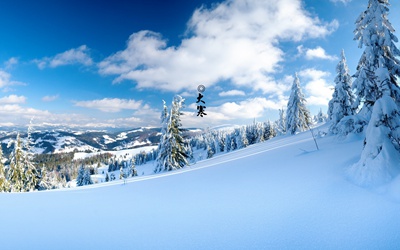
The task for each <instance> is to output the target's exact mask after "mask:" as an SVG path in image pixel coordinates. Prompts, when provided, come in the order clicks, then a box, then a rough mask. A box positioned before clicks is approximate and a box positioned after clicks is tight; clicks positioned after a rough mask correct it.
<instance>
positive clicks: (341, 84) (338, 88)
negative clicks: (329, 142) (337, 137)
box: [328, 50, 355, 133]
mask: <svg viewBox="0 0 400 250" xmlns="http://www.w3.org/2000/svg"><path fill="white" fill-rule="evenodd" d="M341 56H342V58H341V60H340V62H339V63H338V65H337V66H336V73H337V75H336V78H335V84H336V85H335V90H334V92H333V95H332V99H331V100H330V102H329V108H328V117H329V120H330V121H332V125H331V127H330V131H331V132H333V133H337V131H336V125H337V124H338V123H339V121H340V120H341V119H342V118H343V117H345V116H350V115H354V109H353V107H352V106H353V103H354V99H355V97H354V94H353V92H352V90H351V85H352V80H351V76H350V73H349V69H348V67H347V62H346V57H345V55H344V50H342V55H341Z"/></svg>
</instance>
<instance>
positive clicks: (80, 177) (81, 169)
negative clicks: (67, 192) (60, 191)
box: [76, 165, 85, 187]
mask: <svg viewBox="0 0 400 250" xmlns="http://www.w3.org/2000/svg"><path fill="white" fill-rule="evenodd" d="M84 175H85V168H84V167H83V165H81V166H80V167H79V170H78V177H76V186H78V187H80V186H83V185H85V184H84V183H85V182H84Z"/></svg>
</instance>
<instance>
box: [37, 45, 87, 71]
mask: <svg viewBox="0 0 400 250" xmlns="http://www.w3.org/2000/svg"><path fill="white" fill-rule="evenodd" d="M34 62H35V63H36V64H37V66H38V67H39V68H40V69H44V68H47V67H50V68H56V67H59V66H65V65H74V64H82V65H85V66H90V65H92V64H93V60H92V58H91V57H90V55H89V48H88V47H87V46H86V45H82V46H80V47H78V48H74V49H70V50H67V51H65V52H63V53H60V54H57V55H55V56H53V57H44V58H42V59H36V60H34Z"/></svg>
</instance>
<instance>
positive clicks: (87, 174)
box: [83, 169, 93, 185]
mask: <svg viewBox="0 0 400 250" xmlns="http://www.w3.org/2000/svg"><path fill="white" fill-rule="evenodd" d="M92 184H93V181H92V178H91V177H90V170H89V169H85V173H84V174H83V185H92Z"/></svg>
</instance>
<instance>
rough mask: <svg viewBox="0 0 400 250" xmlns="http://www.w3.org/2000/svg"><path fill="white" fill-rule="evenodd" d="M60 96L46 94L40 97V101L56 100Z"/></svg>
mask: <svg viewBox="0 0 400 250" xmlns="http://www.w3.org/2000/svg"><path fill="white" fill-rule="evenodd" d="M59 97H60V96H59V95H46V96H43V97H42V101H44V102H53V101H55V100H57V99H58V98H59Z"/></svg>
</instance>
